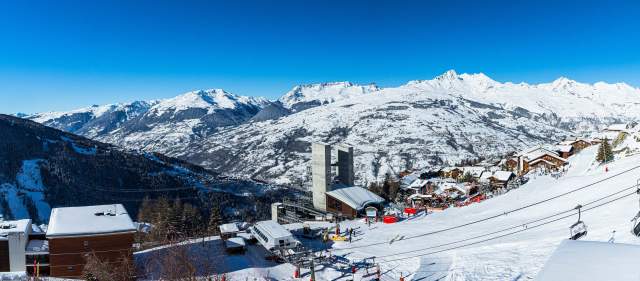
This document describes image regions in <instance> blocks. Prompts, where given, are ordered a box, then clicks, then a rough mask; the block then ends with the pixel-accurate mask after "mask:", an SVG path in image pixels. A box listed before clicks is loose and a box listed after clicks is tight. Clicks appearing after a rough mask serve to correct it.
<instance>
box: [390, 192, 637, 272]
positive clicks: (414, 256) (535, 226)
mask: <svg viewBox="0 0 640 281" xmlns="http://www.w3.org/2000/svg"><path fill="white" fill-rule="evenodd" d="M632 195H636V192H635V191H634V192H632V193H629V194H626V195H622V196H619V197H617V198H615V199H611V200H609V201H607V202H604V203H601V204H599V205H596V206H593V207H591V208H587V209H585V210H582V212H587V211H590V210H593V209H596V208H599V207H602V206H605V205H608V204H610V203H613V202H615V201H618V200H621V199H624V198H626V197H629V196H632ZM573 216H574V215H573V214H572V215H566V216H563V217H560V218H557V219H554V220H551V221H548V222H544V223H541V224H537V225H534V226H531V227H527V228H524V229H520V230H517V231H512V232H509V233H506V234H503V235H498V236H495V237H491V238H487V239H483V240H479V241H475V242H471V243H467V244H464V245H460V246H456V247H450V248H447V249H442V250H438V251H433V252H427V253H422V254H418V255H413V256H409V257H403V258H397V259H391V260H384V259H383V260H382V262H386V263H389V262H395V261H402V260H407V259H412V258H418V257H423V256H428V255H433V254H437V253H442V252H448V251H452V250H456V249H460V248H464V247H467V246H472V245H476V244H480V243H484V242H487V241H491V240H496V239H500V238H504V237H507V236H510V235H515V234H518V233H520V232H524V231H527V230H531V229H534V228H539V227H541V226H544V225H547V224H550V223H554V222H557V221H560V220H563V219H566V218H570V217H573ZM397 254H402V253H397Z"/></svg>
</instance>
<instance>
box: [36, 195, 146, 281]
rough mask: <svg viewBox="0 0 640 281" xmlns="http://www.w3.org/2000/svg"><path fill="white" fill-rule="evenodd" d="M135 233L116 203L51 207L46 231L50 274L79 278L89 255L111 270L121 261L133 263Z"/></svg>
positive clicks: (115, 268) (130, 264) (116, 267)
mask: <svg viewBox="0 0 640 281" xmlns="http://www.w3.org/2000/svg"><path fill="white" fill-rule="evenodd" d="M135 232H136V227H135V226H134V224H133V221H132V220H131V218H130V217H129V215H128V213H127V212H126V210H125V208H124V207H123V206H122V205H120V204H116V205H100V206H87V207H69V208H54V209H53V210H52V212H51V219H50V222H49V229H48V230H47V239H48V241H49V262H50V274H51V276H52V277H59V278H78V277H81V276H82V272H83V270H84V265H85V264H86V259H87V256H88V255H91V254H95V255H96V257H97V258H98V259H100V260H101V261H104V262H108V263H109V264H110V265H112V266H113V268H114V270H117V269H118V268H121V267H122V266H123V265H125V263H128V266H133V256H132V245H133V242H134V234H135Z"/></svg>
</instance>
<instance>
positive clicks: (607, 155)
mask: <svg viewBox="0 0 640 281" xmlns="http://www.w3.org/2000/svg"><path fill="white" fill-rule="evenodd" d="M610 161H613V150H612V149H611V145H610V144H609V140H607V139H604V162H605V163H607V162H610Z"/></svg>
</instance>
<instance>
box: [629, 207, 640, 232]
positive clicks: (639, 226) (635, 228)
mask: <svg viewBox="0 0 640 281" xmlns="http://www.w3.org/2000/svg"><path fill="white" fill-rule="evenodd" d="M638 218H640V212H638V214H636V216H635V217H634V218H633V219H631V223H632V225H631V233H633V235H635V236H637V237H640V220H638Z"/></svg>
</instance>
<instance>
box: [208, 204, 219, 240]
mask: <svg viewBox="0 0 640 281" xmlns="http://www.w3.org/2000/svg"><path fill="white" fill-rule="evenodd" d="M220 224H222V212H220V205H219V204H218V203H217V202H214V203H213V204H212V206H211V215H210V216H209V227H208V229H207V230H208V232H209V234H212V235H215V234H218V232H219V229H218V227H219V226H220Z"/></svg>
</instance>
